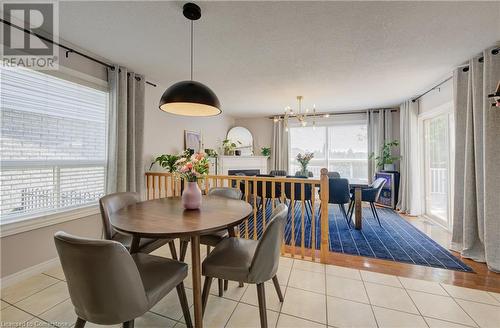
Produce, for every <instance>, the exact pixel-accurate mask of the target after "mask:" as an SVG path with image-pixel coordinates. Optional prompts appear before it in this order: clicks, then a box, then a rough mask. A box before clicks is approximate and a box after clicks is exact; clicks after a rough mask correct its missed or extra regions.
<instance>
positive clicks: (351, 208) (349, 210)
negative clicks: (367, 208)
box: [347, 200, 354, 218]
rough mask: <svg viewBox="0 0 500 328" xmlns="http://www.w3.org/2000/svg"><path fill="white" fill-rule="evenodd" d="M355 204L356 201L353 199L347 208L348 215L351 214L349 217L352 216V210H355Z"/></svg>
mask: <svg viewBox="0 0 500 328" xmlns="http://www.w3.org/2000/svg"><path fill="white" fill-rule="evenodd" d="M353 205H354V202H353V201H352V200H351V201H350V202H349V207H348V208H347V215H348V216H349V218H350V217H351V211H352V210H353V208H354V206H353Z"/></svg>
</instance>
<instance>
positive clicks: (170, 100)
mask: <svg viewBox="0 0 500 328" xmlns="http://www.w3.org/2000/svg"><path fill="white" fill-rule="evenodd" d="M160 109H161V110H162V111H164V112H167V113H172V114H177V115H184V116H214V115H218V114H220V113H221V110H220V102H219V99H218V98H217V96H216V95H215V93H214V92H213V91H212V90H210V88H209V87H207V86H206V85H204V84H203V83H200V82H197V81H190V80H188V81H181V82H177V83H175V84H174V85H172V86H171V87H170V88H168V89H167V90H165V92H164V93H163V95H162V96H161V99H160Z"/></svg>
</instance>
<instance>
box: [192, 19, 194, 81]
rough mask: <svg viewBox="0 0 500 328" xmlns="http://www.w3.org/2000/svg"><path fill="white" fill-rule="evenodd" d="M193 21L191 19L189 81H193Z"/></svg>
mask: <svg viewBox="0 0 500 328" xmlns="http://www.w3.org/2000/svg"><path fill="white" fill-rule="evenodd" d="M193 30H194V23H193V21H191V81H193V38H194V31H193Z"/></svg>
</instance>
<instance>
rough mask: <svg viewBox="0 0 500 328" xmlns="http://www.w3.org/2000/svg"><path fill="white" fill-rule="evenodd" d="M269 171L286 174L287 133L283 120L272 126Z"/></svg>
mask: <svg viewBox="0 0 500 328" xmlns="http://www.w3.org/2000/svg"><path fill="white" fill-rule="evenodd" d="M271 170H285V171H286V172H288V132H287V131H286V124H285V121H284V120H278V121H275V122H274V125H273V144H272V148H271Z"/></svg>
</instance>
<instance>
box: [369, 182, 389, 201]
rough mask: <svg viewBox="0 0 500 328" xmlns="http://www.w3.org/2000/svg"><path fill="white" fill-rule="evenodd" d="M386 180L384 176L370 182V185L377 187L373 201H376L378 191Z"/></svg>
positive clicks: (378, 194) (379, 191)
mask: <svg viewBox="0 0 500 328" xmlns="http://www.w3.org/2000/svg"><path fill="white" fill-rule="evenodd" d="M385 183H386V180H385V179H384V178H378V179H376V180H375V181H373V183H372V184H371V187H372V188H374V189H377V193H376V195H375V201H378V198H379V197H380V193H381V192H382V188H383V187H384V185H385Z"/></svg>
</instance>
